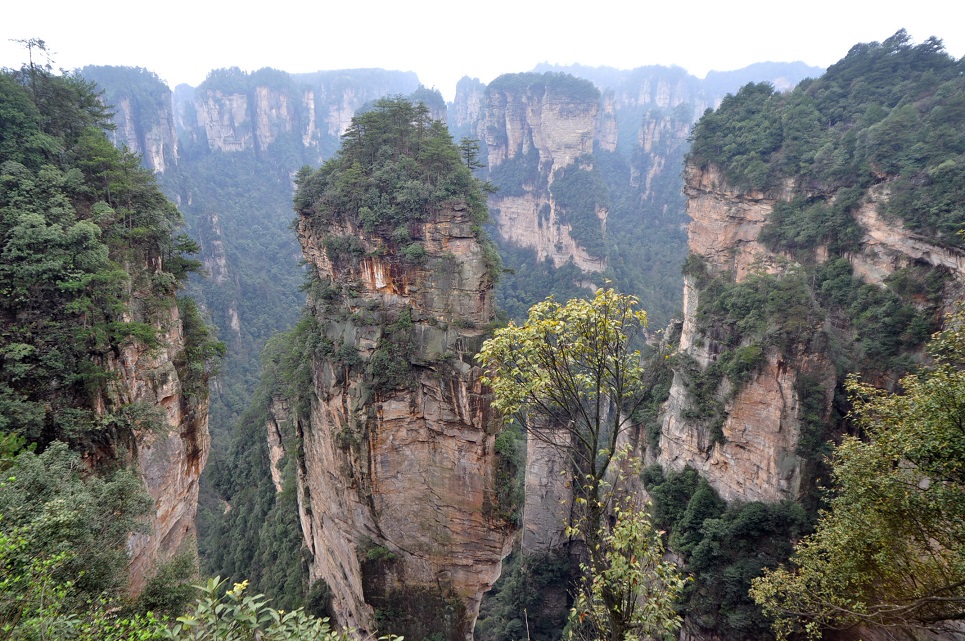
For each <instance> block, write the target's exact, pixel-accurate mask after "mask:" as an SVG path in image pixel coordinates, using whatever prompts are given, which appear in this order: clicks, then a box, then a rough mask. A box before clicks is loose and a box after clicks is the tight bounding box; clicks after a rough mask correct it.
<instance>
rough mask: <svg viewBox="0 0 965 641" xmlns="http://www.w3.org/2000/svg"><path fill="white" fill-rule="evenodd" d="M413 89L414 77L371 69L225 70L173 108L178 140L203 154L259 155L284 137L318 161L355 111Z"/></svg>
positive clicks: (178, 98)
mask: <svg viewBox="0 0 965 641" xmlns="http://www.w3.org/2000/svg"><path fill="white" fill-rule="evenodd" d="M418 86H419V83H418V79H417V78H416V76H415V74H412V73H401V72H391V71H382V70H372V69H362V70H355V71H342V72H338V71H334V72H318V73H315V74H294V75H289V74H286V73H284V72H280V71H274V70H262V71H259V72H256V73H254V74H251V75H248V74H245V73H243V72H241V71H239V70H237V69H232V70H221V71H219V72H215V74H213V76H212V77H211V78H209V79H208V81H206V82H205V83H202V85H201V86H199V87H198V88H197V90H195V91H184V92H179V93H178V94H176V103H177V107H178V108H177V111H178V113H179V121H180V123H181V129H182V130H183V133H182V135H183V136H186V137H188V138H196V139H198V140H206V141H207V142H206V147H207V150H208V151H222V152H240V151H245V150H248V149H254V150H255V151H256V152H258V153H262V154H264V153H265V152H267V151H268V148H269V147H270V146H271V145H273V144H275V143H277V142H278V141H279V140H282V139H286V140H288V141H289V145H290V146H291V147H292V148H293V149H297V151H296V153H297V154H298V155H299V156H302V157H303V158H304V160H305V161H306V162H312V163H319V162H321V161H322V160H323V159H324V158H327V157H328V156H330V155H331V153H332V152H333V151H334V150H335V149H337V148H338V143H339V137H340V136H341V135H342V134H343V133H344V132H345V129H346V128H347V127H348V126H349V124H351V122H352V116H354V115H355V112H356V111H358V109H359V108H361V107H362V106H363V105H365V104H366V103H368V102H371V101H373V100H375V99H377V98H379V97H381V96H384V95H386V94H389V93H400V94H407V93H410V92H412V91H414V90H415V89H416V88H417V87H418ZM201 133H203V136H202V135H200V134H201ZM296 168H297V167H296Z"/></svg>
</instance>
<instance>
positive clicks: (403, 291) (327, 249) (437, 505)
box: [291, 101, 509, 639]
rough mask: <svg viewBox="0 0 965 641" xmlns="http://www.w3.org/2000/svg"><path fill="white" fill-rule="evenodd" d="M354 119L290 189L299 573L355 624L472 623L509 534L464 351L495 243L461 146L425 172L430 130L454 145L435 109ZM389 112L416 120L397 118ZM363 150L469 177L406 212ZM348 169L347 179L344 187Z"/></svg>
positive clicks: (460, 628)
mask: <svg viewBox="0 0 965 641" xmlns="http://www.w3.org/2000/svg"><path fill="white" fill-rule="evenodd" d="M364 118H366V120H365V121H364V123H362V122H359V121H358V120H357V121H356V122H359V124H358V125H355V124H353V127H356V128H357V129H353V131H355V130H357V131H358V132H359V133H360V136H359V138H358V139H355V138H351V140H352V141H353V142H354V143H355V144H354V145H352V146H349V147H343V149H342V151H341V152H340V155H339V156H338V157H337V159H336V160H335V161H333V162H331V163H329V164H326V165H325V166H324V167H323V168H322V170H320V172H318V173H317V174H315V175H313V176H303V177H302V178H301V182H300V191H299V196H298V197H297V198H296V202H300V203H302V205H301V207H302V208H301V210H300V212H301V216H300V218H299V222H298V237H299V241H300V242H301V244H302V248H303V252H304V255H305V258H306V260H307V261H308V263H309V265H310V266H311V269H312V273H313V277H314V279H315V282H316V284H315V285H314V286H313V288H312V290H311V291H310V304H309V311H308V316H307V318H306V320H305V321H303V325H302V326H301V327H303V334H302V335H303V336H304V338H303V339H302V340H307V341H310V344H312V345H314V346H315V347H314V348H313V349H311V350H308V355H309V356H308V357H309V358H310V363H307V364H306V366H307V371H308V374H307V376H309V378H310V381H311V386H310V388H308V389H304V390H302V391H301V397H300V399H296V400H293V402H292V403H291V405H292V407H294V408H296V412H295V413H294V416H293V420H294V421H295V426H296V432H297V434H298V437H299V441H300V445H299V468H298V483H299V513H300V515H301V523H302V530H303V532H304V537H305V543H306V545H307V549H308V554H309V558H310V562H309V567H310V575H311V578H312V580H313V581H314V580H317V579H323V580H324V581H325V582H326V583H327V584H328V586H329V587H330V589H331V591H332V595H333V609H334V611H335V614H336V616H337V617H338V620H339V622H340V623H341V624H344V625H350V626H354V627H356V628H358V629H359V630H360V632H361V633H363V634H364V633H367V632H373V631H375V630H376V629H383V630H385V631H392V632H396V633H404V634H406V635H409V636H414V637H418V638H422V637H425V636H429V635H432V634H442V635H443V636H444V637H445V638H447V639H464V638H470V637H471V635H472V628H473V624H474V622H475V618H476V614H477V612H478V606H479V601H480V599H481V597H482V594H483V592H485V591H486V590H488V589H489V587H490V586H491V585H492V583H493V582H494V581H495V580H496V578H497V577H498V575H499V568H500V562H501V559H502V557H503V556H504V555H505V554H506V552H507V550H506V545H507V542H508V540H509V537H508V533H509V529H508V525H507V523H506V521H505V520H504V517H503V516H502V514H501V512H500V506H499V504H498V499H497V488H496V487H495V483H494V465H495V452H494V439H495V431H496V426H495V425H494V423H493V417H492V415H491V413H490V410H489V392H488V391H487V390H486V389H485V388H484V387H483V386H482V384H481V383H480V381H479V375H480V372H479V369H478V368H477V367H476V366H474V364H473V356H474V354H475V353H476V351H477V350H478V349H479V347H480V345H481V343H482V340H483V338H484V335H485V328H486V326H487V324H488V323H490V322H491V320H492V318H493V290H492V287H493V267H494V265H493V263H492V260H493V258H492V253H491V250H488V249H487V248H486V245H485V244H484V242H481V240H480V236H479V234H480V232H479V231H478V227H477V225H478V224H479V222H480V215H481V214H482V213H484V211H485V210H484V209H480V208H482V207H483V204H482V200H481V195H480V194H479V193H478V191H475V190H478V186H476V185H475V182H474V181H473V180H472V179H471V177H469V175H468V170H466V168H465V166H464V165H462V164H461V162H460V161H459V159H458V155H456V154H455V152H454V151H448V152H445V154H446V158H447V160H445V161H444V162H443V164H442V165H435V167H437V169H436V170H434V171H432V172H431V173H430V174H422V173H421V172H422V170H423V169H426V168H428V167H429V166H430V165H426V164H424V163H427V162H430V163H434V162H439V161H440V160H441V158H437V159H436V160H432V158H433V156H432V155H431V154H430V155H428V156H427V155H425V154H427V153H430V150H431V149H435V148H436V147H435V145H437V144H438V145H449V148H450V149H454V148H452V147H451V142H448V140H449V138H448V134H447V133H445V130H444V128H440V127H439V125H438V123H437V124H435V125H430V124H429V123H428V121H425V120H423V119H421V117H419V116H415V114H414V112H413V111H412V106H411V104H409V103H406V102H397V101H388V102H380V103H379V104H378V105H377V107H376V110H375V111H373V112H369V113H367V114H366V115H365V117H364ZM385 118H395V120H394V122H403V123H411V124H407V125H403V130H402V132H398V131H397V132H396V133H390V131H387V130H384V129H382V127H381V126H380V125H379V123H380V122H382V120H383V119H385ZM406 127H411V128H412V129H411V130H410V131H406V130H405V128H406ZM420 130H421V131H422V133H419V134H418V135H417V134H416V133H413V132H417V131H420ZM396 135H398V136H402V139H401V140H399V139H396V138H395V136H396ZM380 136H381V138H380ZM423 138H425V140H423ZM389 139H391V140H389ZM429 139H431V140H429ZM347 140H349V139H347ZM433 141H435V142H433ZM346 144H348V143H346ZM379 148H381V149H382V151H381V152H379V153H378V154H375V149H379ZM406 148H409V149H410V150H411V151H410V152H406V151H404V150H405V149H406ZM441 149H445V147H442V148H441ZM370 151H371V152H372V154H373V155H372V156H371V158H373V159H374V158H378V159H379V161H378V162H379V163H385V162H388V163H390V164H391V163H395V162H398V161H400V160H401V159H402V158H403V157H405V158H411V159H412V160H408V159H407V160H405V161H403V162H404V163H405V164H406V165H407V166H409V167H410V169H409V170H406V171H415V175H412V177H411V179H414V180H417V181H429V182H428V183H423V184H426V185H429V184H432V183H436V181H443V182H446V183H448V182H451V181H452V180H454V178H453V177H454V176H455V180H456V184H460V181H464V180H466V179H468V180H469V182H464V183H461V184H463V185H464V186H463V187H461V188H457V190H456V191H455V192H452V195H451V196H448V197H446V196H443V197H442V198H441V200H439V199H438V198H439V196H432V197H431V198H432V199H433V201H430V202H427V203H425V204H424V205H422V206H417V208H416V209H408V210H404V209H402V208H405V207H407V206H408V205H407V204H406V203H407V202H408V198H409V196H407V195H406V193H407V192H406V190H409V189H412V188H413V186H412V183H405V182H404V180H403V182H396V183H392V182H390V183H385V182H384V181H383V180H382V178H379V177H380V176H384V171H385V170H384V169H383V168H381V165H379V164H378V163H375V164H373V165H371V166H360V165H358V164H357V158H359V157H369V156H368V154H369V152H370ZM400 153H401V154H403V156H400V155H399V154H400ZM409 153H411V156H408V154H409ZM433 153H434V152H433ZM393 157H395V159H394V160H393V159H392V158H393ZM399 166H400V167H401V166H402V165H399ZM360 167H361V168H360ZM440 172H441V173H440ZM349 175H351V176H354V178H352V179H351V180H352V181H353V184H355V185H356V186H355V187H354V189H355V191H354V192H345V191H340V190H343V189H345V188H346V186H347V184H348V183H346V182H345V181H346V180H347V179H348V176H349ZM416 176H419V177H416ZM459 176H462V178H459ZM436 184H437V187H436V188H435V189H436V193H440V192H439V191H438V188H439V187H438V185H441V184H442V183H436ZM466 190H468V191H466ZM353 193H354V195H352V194H353ZM474 193H475V195H473V194H474ZM363 194H364V195H363ZM370 196H374V197H377V200H378V201H379V202H381V203H382V204H381V206H382V207H383V208H385V207H388V209H383V211H382V212H380V213H379V214H375V216H381V218H379V217H373V214H374V212H373V211H372V210H370V209H369V208H368V206H366V205H362V206H361V207H360V206H359V203H365V202H370ZM397 208H399V209H397ZM403 211H407V212H408V213H403ZM392 212H396V213H394V214H393V213H392ZM392 216H395V217H396V218H395V221H394V222H390V221H391V220H392V219H391V217H392ZM387 217H389V218H387Z"/></svg>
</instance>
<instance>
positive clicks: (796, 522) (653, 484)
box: [641, 465, 810, 641]
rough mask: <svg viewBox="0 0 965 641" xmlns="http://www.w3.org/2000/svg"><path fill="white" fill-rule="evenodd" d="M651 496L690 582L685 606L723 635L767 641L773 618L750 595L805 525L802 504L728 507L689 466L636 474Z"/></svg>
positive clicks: (656, 516)
mask: <svg viewBox="0 0 965 641" xmlns="http://www.w3.org/2000/svg"><path fill="white" fill-rule="evenodd" d="M641 478H642V479H643V483H644V486H645V487H646V489H647V492H648V493H649V494H650V497H651V499H652V500H653V517H654V523H655V525H656V526H657V527H658V528H659V529H661V530H663V531H664V532H666V533H667V539H668V543H669V546H670V548H671V549H672V550H673V551H674V552H675V553H677V554H679V555H680V556H681V558H682V560H683V571H684V574H685V575H687V576H689V577H690V578H691V580H690V581H689V582H688V583H687V585H686V586H685V588H684V595H683V609H684V611H685V612H687V613H688V615H690V617H692V619H691V620H692V621H693V622H694V623H695V624H696V625H699V626H700V627H701V628H703V629H705V630H709V631H712V632H713V633H714V634H716V635H719V636H720V637H721V638H725V639H745V640H747V641H750V640H752V639H768V638H770V625H771V620H770V619H769V618H768V617H767V616H765V615H764V614H763V613H762V612H761V609H760V608H759V607H758V606H757V604H755V603H754V601H753V600H752V599H751V598H750V596H748V590H749V589H750V587H751V581H752V580H753V579H754V578H755V577H758V576H760V575H761V574H762V572H763V570H764V568H765V567H768V566H772V565H775V564H778V563H783V562H785V561H786V560H787V559H788V557H789V556H790V554H791V551H792V544H791V541H792V540H794V539H796V538H799V537H800V536H801V535H802V534H804V533H806V532H808V531H810V522H809V519H808V517H807V515H806V513H805V511H804V509H803V508H802V507H801V506H800V505H798V504H796V503H792V502H790V501H786V502H781V503H773V504H768V503H762V502H759V501H755V502H751V503H732V504H730V505H728V504H727V503H725V502H724V501H723V499H721V498H720V496H719V495H718V494H717V492H716V491H715V490H714V489H713V488H712V487H711V486H710V484H709V483H707V481H706V480H704V479H702V478H700V476H699V475H698V474H697V472H696V471H695V470H693V469H692V468H685V469H684V470H682V471H681V472H673V471H670V472H666V473H665V472H664V471H663V470H662V469H661V468H660V466H659V465H654V466H651V467H648V468H646V469H645V470H644V472H643V474H642V475H641Z"/></svg>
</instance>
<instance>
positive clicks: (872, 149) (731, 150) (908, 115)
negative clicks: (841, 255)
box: [689, 30, 965, 246]
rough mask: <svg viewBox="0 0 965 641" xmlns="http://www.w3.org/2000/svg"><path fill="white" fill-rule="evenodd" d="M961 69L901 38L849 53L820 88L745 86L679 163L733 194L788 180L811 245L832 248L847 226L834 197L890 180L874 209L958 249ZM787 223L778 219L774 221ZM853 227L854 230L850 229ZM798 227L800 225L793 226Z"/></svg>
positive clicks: (711, 118)
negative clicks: (802, 206)
mask: <svg viewBox="0 0 965 641" xmlns="http://www.w3.org/2000/svg"><path fill="white" fill-rule="evenodd" d="M963 65H965V60H956V59H955V58H953V57H952V56H950V55H948V53H946V52H945V50H944V48H943V46H942V43H941V41H940V40H937V39H936V38H929V39H928V40H926V41H925V42H922V43H920V44H917V45H915V44H912V43H911V39H910V37H909V36H908V34H907V33H906V32H905V31H904V30H900V31H898V32H897V33H896V34H895V35H893V36H892V37H890V38H888V39H886V40H885V41H884V42H881V43H878V42H872V43H868V44H859V45H855V46H854V47H852V49H851V51H849V52H848V55H847V56H845V57H844V58H843V59H842V60H840V61H839V62H837V63H835V64H833V65H831V66H830V67H829V68H828V70H827V72H826V73H825V74H824V75H823V76H821V77H820V78H817V79H813V80H805V81H803V82H802V83H800V84H799V85H798V86H797V87H796V88H795V89H794V90H793V91H790V92H787V93H779V92H777V91H775V90H774V88H773V87H771V86H769V85H767V84H765V83H761V84H749V85H746V86H745V87H743V88H742V89H741V90H740V91H738V92H737V94H735V95H728V96H727V97H726V98H724V100H723V101H722V102H721V105H720V107H719V108H718V109H717V110H716V111H713V112H712V111H710V110H708V112H707V113H706V114H704V116H703V118H701V120H700V121H699V122H698V123H697V125H696V126H695V127H694V130H693V134H692V137H691V138H692V145H691V149H690V153H689V160H690V162H692V163H694V164H696V165H697V166H699V167H703V168H706V167H708V166H710V165H714V166H717V167H719V168H720V169H721V170H722V172H723V174H724V178H725V179H726V180H727V182H728V183H729V184H730V185H732V186H734V187H737V188H741V189H753V190H774V189H776V188H778V187H780V186H781V185H782V184H783V182H784V181H785V180H787V179H788V178H793V179H795V180H796V181H797V182H798V183H799V185H800V186H801V187H805V188H807V190H808V191H809V192H810V193H811V194H814V195H813V196H812V197H810V198H809V200H808V202H807V204H808V205H814V204H815V203H817V204H819V205H822V208H821V210H820V211H817V210H814V209H813V207H812V208H811V209H809V210H808V211H803V210H802V213H801V216H798V217H797V218H800V217H802V216H804V217H807V218H810V219H811V221H810V223H809V225H810V227H812V228H815V229H814V232H813V233H818V235H820V238H816V239H815V240H816V241H817V242H838V240H837V238H836V235H839V234H840V233H841V230H842V229H846V228H847V227H849V219H850V216H849V213H848V210H849V209H850V208H851V207H852V206H853V205H855V204H857V202H858V200H856V199H854V198H853V197H852V196H851V195H849V196H848V198H846V199H845V200H848V201H849V202H848V203H847V205H846V206H844V207H842V206H839V205H838V206H830V205H831V204H832V203H831V201H830V200H829V199H828V198H827V197H828V196H829V195H830V194H833V193H834V192H835V191H838V190H842V189H849V188H856V189H857V190H858V193H859V194H863V192H864V190H866V189H867V188H868V187H870V186H871V185H873V184H876V183H879V182H881V181H884V180H889V181H894V182H895V185H894V188H893V189H892V193H894V194H895V196H894V197H893V198H892V199H891V200H890V201H889V203H888V204H887V206H885V207H884V209H885V211H886V213H888V214H890V215H891V216H893V217H895V218H898V219H901V220H902V221H903V222H904V223H905V225H906V226H908V227H909V228H911V229H913V230H915V231H918V232H923V233H927V234H929V235H931V236H932V237H933V238H935V239H937V240H938V241H939V242H942V243H946V244H951V245H958V246H961V245H962V243H963V239H962V237H960V236H958V235H957V232H958V230H959V229H961V228H962V227H965V208H963V206H962V202H963V198H962V185H963V184H965V181H963V180H962V177H963V172H965V98H963V96H965V75H963V73H962V71H963ZM792 218H793V217H789V216H787V215H785V219H787V220H791V219H792ZM851 226H853V221H852V222H851ZM798 228H800V225H798Z"/></svg>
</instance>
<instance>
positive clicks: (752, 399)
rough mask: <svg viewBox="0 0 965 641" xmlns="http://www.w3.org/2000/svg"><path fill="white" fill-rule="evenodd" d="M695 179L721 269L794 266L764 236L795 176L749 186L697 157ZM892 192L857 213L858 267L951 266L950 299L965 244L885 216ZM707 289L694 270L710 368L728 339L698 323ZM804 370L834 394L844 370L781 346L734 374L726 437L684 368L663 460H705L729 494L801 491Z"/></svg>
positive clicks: (694, 347) (696, 223)
mask: <svg viewBox="0 0 965 641" xmlns="http://www.w3.org/2000/svg"><path fill="white" fill-rule="evenodd" d="M685 179H686V187H685V193H686V195H687V213H688V215H689V216H690V218H691V223H690V226H689V229H688V239H689V240H688V242H689V247H690V252H691V253H692V254H696V255H698V256H700V257H701V258H703V259H704V261H705V262H706V265H707V266H708V269H709V270H711V272H712V273H721V272H729V273H731V274H733V276H734V278H735V279H736V281H737V282H740V281H742V280H744V279H745V278H747V277H748V275H750V274H752V273H755V272H761V271H764V272H768V273H772V274H774V273H781V272H782V270H785V269H788V267H793V265H794V262H793V259H792V258H791V257H790V256H786V255H780V254H776V253H774V252H772V251H770V250H769V249H767V248H766V247H765V246H764V245H763V244H762V243H761V242H760V241H759V236H760V233H761V230H762V228H763V226H764V225H765V223H766V222H767V220H768V216H769V215H770V213H771V211H772V210H773V208H774V205H775V203H776V202H777V200H778V199H779V198H785V199H787V198H789V197H790V196H791V194H792V193H793V191H794V189H793V188H794V185H792V184H787V185H785V188H784V192H785V193H783V194H776V195H773V194H772V195H770V196H765V195H764V194H760V193H753V192H751V193H741V192H738V191H736V190H732V189H730V188H729V187H728V186H727V184H726V182H725V181H724V180H723V177H722V176H721V174H720V173H719V172H718V171H717V170H716V169H714V168H710V169H708V170H706V171H701V170H698V169H696V168H695V167H693V166H689V167H688V168H687V170H686V173H685ZM887 196H888V185H887V184H881V185H877V186H875V187H873V188H872V189H871V190H869V193H868V194H867V197H866V198H865V199H864V202H863V204H862V205H860V206H859V207H858V208H857V210H856V211H855V212H854V213H853V215H854V217H855V220H856V221H857V223H858V224H859V225H860V226H861V228H862V230H863V232H864V234H863V237H862V238H861V241H860V244H859V247H858V249H857V250H856V251H853V252H851V253H850V254H848V256H847V258H848V260H849V261H850V262H851V264H852V266H853V268H854V271H855V274H856V275H858V276H859V277H861V278H862V279H863V280H865V281H866V282H868V283H872V284H876V285H880V286H884V282H885V279H886V278H887V277H888V276H889V275H891V274H892V273H894V272H895V271H896V270H897V269H901V268H903V267H907V266H909V265H912V264H916V263H917V264H927V265H931V266H934V267H942V268H944V269H946V270H947V272H948V273H949V274H950V275H951V277H952V281H953V283H952V285H951V286H950V287H948V291H949V292H950V294H949V295H948V303H949V305H950V304H951V303H952V301H953V299H955V298H956V297H958V296H960V295H961V292H962V289H963V285H965V269H963V266H965V252H962V251H961V250H958V249H955V248H951V247H940V246H937V245H935V244H933V243H930V242H929V241H928V240H927V239H925V238H923V237H921V236H918V235H916V234H914V233H912V232H910V231H908V230H905V229H902V228H901V227H900V225H899V224H897V223H895V222H893V221H885V220H883V219H882V217H881V215H880V214H879V213H878V205H879V204H880V203H881V202H882V201H883V200H884V199H886V198H887ZM826 257H827V252H826V250H824V249H823V248H821V247H818V248H816V249H815V260H817V261H819V262H820V261H821V260H824V259H826ZM956 292H957V293H956ZM699 295H700V294H699V291H698V289H697V287H696V286H695V283H694V281H693V279H692V278H690V277H688V278H685V280H684V320H683V329H682V333H681V338H680V350H681V352H683V353H684V354H687V355H689V356H691V357H692V358H693V359H694V360H695V361H696V362H697V363H698V364H699V365H700V367H702V368H706V367H707V366H708V365H709V364H710V363H711V362H712V361H713V360H714V359H715V358H716V355H717V354H718V353H720V352H721V351H722V348H721V346H719V345H717V344H716V342H715V341H714V340H713V338H712V337H710V336H707V335H704V334H703V333H701V332H700V330H699V328H698V324H697V310H698V305H699V301H698V298H699ZM803 374H807V375H808V376H810V377H814V378H816V379H817V380H819V381H820V384H821V386H822V387H823V388H824V391H825V397H826V399H828V401H827V402H828V403H830V399H831V398H832V397H833V393H832V392H833V389H834V385H835V382H836V381H835V376H836V374H835V370H834V367H833V365H832V363H831V362H830V359H829V358H828V356H827V355H823V354H819V353H814V354H808V353H805V354H803V355H801V356H799V357H798V358H796V359H795V360H793V361H789V360H788V359H787V358H786V357H785V356H783V355H782V354H781V353H779V352H778V351H777V350H775V349H773V348H771V349H770V350H769V351H768V352H767V353H766V358H765V362H764V363H763V365H762V366H761V367H760V368H759V369H758V371H756V372H755V373H754V374H753V375H752V377H751V378H750V380H749V381H748V382H746V383H745V384H744V385H742V386H741V387H740V388H739V389H738V390H737V391H736V393H733V394H731V393H728V392H730V391H731V390H730V387H729V386H730V383H729V382H728V381H727V380H726V379H725V380H724V381H723V382H722V384H721V389H720V390H719V394H720V396H721V397H724V398H728V399H729V400H727V403H726V407H725V414H726V417H725V420H724V424H723V439H722V441H723V442H720V439H717V440H715V439H713V438H712V436H711V435H710V434H708V433H707V431H706V430H705V429H704V428H702V427H701V426H700V425H699V424H697V423H695V422H694V420H692V419H690V418H688V410H689V409H691V407H692V404H693V401H692V398H691V393H690V390H689V389H688V387H687V384H686V380H685V377H684V376H682V375H681V374H680V373H679V372H678V373H676V374H675V376H674V380H673V384H672V386H671V389H670V397H669V400H668V401H667V403H666V405H665V407H664V411H663V414H662V430H661V436H660V453H659V455H658V456H657V461H658V462H660V463H661V464H663V465H665V466H668V467H670V468H673V469H677V470H679V469H682V468H683V467H685V466H691V467H693V468H695V469H697V470H698V471H700V472H701V474H702V475H703V476H704V477H705V478H707V480H708V481H709V482H710V483H711V485H713V486H714V487H715V489H717V491H718V492H719V493H720V494H721V496H722V497H723V498H725V499H726V500H729V501H732V500H744V501H754V500H761V501H778V500H782V499H793V498H796V497H797V496H798V492H799V490H800V489H801V473H802V470H801V464H802V461H801V460H800V459H799V457H798V456H797V454H796V448H797V443H798V439H799V437H800V426H801V415H800V412H801V407H800V399H799V398H798V392H797V385H796V383H797V381H798V379H799V378H800V377H801V376H802V375H803ZM826 409H828V410H829V408H826Z"/></svg>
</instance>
